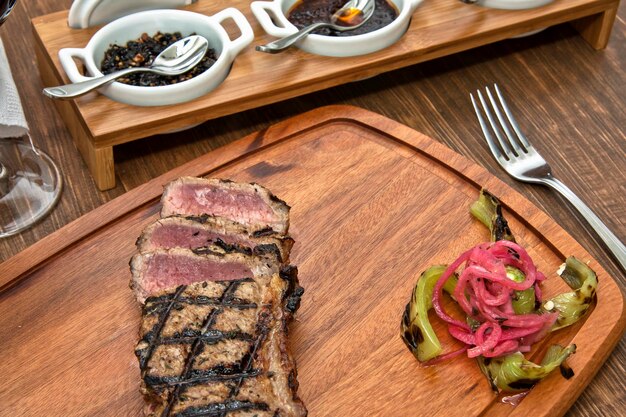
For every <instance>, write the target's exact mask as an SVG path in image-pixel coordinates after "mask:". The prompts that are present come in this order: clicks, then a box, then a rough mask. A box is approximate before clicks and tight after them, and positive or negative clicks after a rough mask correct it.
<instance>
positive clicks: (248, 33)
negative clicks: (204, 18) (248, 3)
mask: <svg viewBox="0 0 626 417" xmlns="http://www.w3.org/2000/svg"><path fill="white" fill-rule="evenodd" d="M212 18H213V19H214V20H215V21H216V22H217V24H219V25H221V24H222V22H223V21H224V20H226V19H232V20H233V21H234V22H235V24H236V25H237V27H238V28H239V31H240V32H241V34H240V35H239V37H238V38H236V39H231V40H230V42H231V47H232V49H231V51H232V52H233V54H234V55H238V54H239V52H241V50H242V49H243V48H245V47H246V46H248V45H250V43H251V42H252V40H253V39H254V31H253V30H252V26H250V23H248V20H247V19H246V17H245V16H244V15H243V13H241V12H240V11H239V10H237V9H235V8H234V7H229V8H227V9H224V10H222V11H220V12H218V13H216V14H214V15H213V16H212Z"/></svg>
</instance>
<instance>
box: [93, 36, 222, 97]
mask: <svg viewBox="0 0 626 417" xmlns="http://www.w3.org/2000/svg"><path fill="white" fill-rule="evenodd" d="M182 38H183V35H182V34H181V33H180V32H174V33H161V32H157V33H156V34H155V35H154V36H148V34H147V33H144V34H142V35H141V37H140V38H139V39H137V40H133V41H128V42H127V43H126V45H124V46H120V45H111V46H110V47H109V49H107V51H106V52H105V53H104V59H103V60H102V63H101V64H100V70H101V71H102V73H103V74H110V73H112V72H115V71H119V70H121V69H124V68H130V67H147V66H149V65H150V64H152V62H153V61H154V59H155V58H156V57H157V55H159V54H160V53H161V52H162V51H163V50H164V49H165V48H167V47H168V46H170V45H171V44H173V43H174V42H176V41H178V40H180V39H182ZM216 60H217V55H216V53H215V50H213V49H209V50H208V51H207V53H206V55H205V56H204V58H202V60H201V61H200V63H199V64H198V65H196V66H195V67H194V68H192V69H191V70H189V71H187V72H185V73H183V74H180V75H172V76H166V75H158V74H153V73H149V72H138V73H135V74H130V75H127V76H125V77H120V78H118V79H117V80H116V81H118V82H120V83H124V84H130V85H136V86H140V87H159V86H164V85H170V84H177V83H180V82H183V81H186V80H189V79H191V78H193V77H196V76H198V75H200V74H202V73H203V72H204V71H206V70H208V69H209V68H211V66H212V65H213V64H214V63H215V61H216Z"/></svg>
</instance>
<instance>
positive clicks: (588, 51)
mask: <svg viewBox="0 0 626 417" xmlns="http://www.w3.org/2000/svg"><path fill="white" fill-rule="evenodd" d="M455 1H456V0H450V2H455ZM70 3H71V0H30V1H20V2H18V4H17V6H16V9H15V10H14V12H13V14H12V15H11V18H10V19H9V20H8V21H7V22H6V23H5V24H4V25H3V26H2V28H1V29H0V36H2V39H3V41H4V44H5V47H6V49H7V53H8V55H9V61H10V63H11V67H12V70H13V76H14V78H15V81H16V84H17V86H18V88H19V91H20V94H21V96H22V101H23V102H24V103H25V104H26V105H25V106H24V111H25V112H26V116H27V118H28V120H29V123H30V128H31V133H32V135H33V138H34V140H35V142H36V143H37V144H38V145H39V146H41V147H42V148H43V149H44V150H46V151H47V152H48V153H49V154H50V155H51V156H52V157H53V158H54V159H55V160H56V161H57V163H58V164H59V166H60V167H61V170H62V172H63V174H64V180H65V184H66V186H65V188H64V191H63V195H62V197H61V200H60V202H59V204H58V205H57V207H56V208H55V210H54V211H53V212H52V213H51V215H50V216H48V217H47V218H45V219H44V220H43V221H41V222H40V223H39V224H38V225H37V226H36V227H33V228H32V229H30V230H28V231H25V232H23V233H21V234H20V235H17V236H13V237H10V238H7V239H3V240H0V261H5V260H7V259H9V258H10V257H11V256H13V255H15V254H17V253H18V252H20V251H22V250H24V249H26V248H28V247H29V246H30V245H32V244H34V243H35V242H37V241H38V240H40V239H42V238H43V237H45V236H46V235H48V234H50V233H51V232H53V231H55V230H57V229H59V228H61V227H62V226H64V225H66V224H68V223H71V222H72V221H73V220H75V219H77V218H79V217H80V216H82V215H84V214H86V213H89V212H90V211H92V210H93V209H94V208H96V207H98V206H100V205H102V204H104V203H106V202H107V201H110V200H111V199H113V198H115V197H117V196H119V195H121V194H123V193H125V192H127V191H129V190H132V189H135V188H137V187H140V186H142V185H143V184H144V183H146V182H147V181H148V180H150V179H152V178H155V177H157V176H159V175H161V174H163V173H165V172H168V171H170V170H172V169H174V168H177V167H179V166H181V165H182V164H183V163H185V162H187V161H190V160H192V159H193V158H196V157H198V156H201V155H204V154H205V153H207V152H209V151H211V150H213V149H216V148H219V147H221V146H224V145H226V144H228V143H231V142H232V141H234V140H236V139H239V138H241V137H243V136H245V135H248V134H250V133H252V132H256V131H263V130H265V129H267V128H268V126H273V125H274V124H276V123H277V122H280V121H281V120H285V119H287V118H289V117H292V116H295V115H297V114H300V113H302V112H305V111H307V110H311V109H314V108H317V107H320V106H324V105H327V104H351V105H355V106H359V107H363V108H366V109H369V110H372V111H375V112H377V113H380V114H383V115H385V116H387V117H389V118H391V119H394V120H396V121H399V122H401V123H403V124H405V125H407V126H409V127H412V128H414V129H416V130H418V131H420V132H423V133H424V134H426V135H427V136H429V137H432V138H434V139H436V140H437V141H439V142H440V143H443V144H445V145H447V146H449V147H451V148H452V149H454V150H455V151H457V152H459V153H461V154H463V155H465V156H466V157H468V158H471V159H472V160H473V161H474V162H477V163H478V164H480V165H481V166H484V167H485V168H487V170H489V172H491V173H492V174H494V175H496V176H497V177H499V178H500V179H501V180H503V181H504V182H506V183H507V184H509V185H510V186H511V187H513V188H515V189H516V190H518V191H519V192H521V193H522V194H523V195H524V196H525V197H527V198H528V199H529V200H530V201H531V202H533V203H534V204H535V205H537V206H538V207H539V208H541V209H542V210H543V211H545V212H546V213H547V214H548V215H549V216H550V217H551V218H552V219H554V220H555V221H556V222H557V223H558V224H559V225H561V226H562V227H563V228H564V229H566V230H567V231H568V232H569V233H570V234H571V235H572V236H573V237H574V238H575V239H576V240H577V241H578V242H579V243H580V244H581V245H582V246H583V247H584V248H585V249H586V250H587V251H588V252H589V253H590V254H591V255H592V256H593V257H594V258H595V259H596V260H598V262H599V263H600V264H601V265H602V266H603V267H604V268H605V269H606V270H607V272H609V274H611V275H612V276H613V277H614V278H615V279H616V280H618V281H619V282H620V285H621V287H622V288H624V285H626V277H625V275H624V274H623V272H621V271H620V270H619V269H618V268H617V267H616V266H615V263H614V262H613V261H612V259H611V258H610V256H608V255H607V253H606V252H605V250H604V249H603V247H602V245H601V243H600V242H599V241H598V240H597V239H596V238H595V236H594V235H593V232H592V231H591V229H590V228H589V227H588V226H587V225H586V224H585V223H584V221H583V220H581V219H580V218H579V217H578V216H577V215H576V213H575V212H574V211H573V209H572V208H571V207H570V206H568V205H567V203H566V202H565V201H564V200H563V199H561V198H560V197H559V196H558V195H556V194H554V193H552V192H551V191H550V190H547V189H544V188H541V187H536V186H531V185H527V184H521V183H518V182H515V181H514V180H512V179H511V178H509V177H508V176H507V175H506V174H505V173H504V172H503V171H502V170H501V169H500V168H499V166H498V165H497V164H496V163H495V161H494V160H493V158H492V157H491V155H490V154H489V151H488V149H487V147H486V145H485V143H484V140H483V138H482V135H481V132H480V128H479V126H478V124H477V123H476V118H475V115H474V114H473V111H472V110H471V103H470V102H469V98H468V93H469V92H470V91H473V90H475V89H477V88H479V87H481V86H484V85H487V84H491V83H493V82H498V83H499V85H500V87H501V88H503V90H504V93H505V94H507V97H508V98H509V104H510V105H511V106H512V107H513V110H514V111H515V114H516V116H517V118H518V121H519V122H520V123H521V125H522V127H523V129H524V130H525V132H526V133H527V135H528V136H529V137H530V138H531V140H532V141H533V143H534V144H535V146H537V147H538V148H539V150H540V151H541V153H542V154H543V155H544V156H545V157H546V159H548V160H549V161H550V163H551V164H552V165H553V166H554V168H555V169H554V170H555V173H556V174H557V176H558V177H560V178H561V179H562V180H563V181H565V182H566V183H567V184H568V185H569V186H570V187H571V188H572V189H573V190H574V191H575V192H576V193H577V194H578V195H579V196H580V197H581V198H582V199H583V200H585V202H587V203H588V204H589V206H590V207H591V208H592V209H593V210H594V211H595V212H596V213H597V214H598V216H599V217H600V218H602V219H603V220H604V222H605V223H606V224H607V226H608V227H609V228H611V229H612V230H613V231H614V232H615V233H616V235H617V236H618V237H620V238H621V239H622V240H625V239H626V224H625V222H624V219H626V158H625V157H624V156H625V155H626V140H625V138H626V131H625V126H626V114H625V113H624V111H623V109H624V108H626V89H625V86H626V72H625V71H624V68H626V36H625V35H626V3H625V2H621V3H620V4H619V9H618V14H617V19H616V20H615V25H614V27H613V31H612V33H611V37H610V40H609V43H608V45H607V49H606V50H603V51H595V50H594V49H593V48H591V47H590V46H589V45H588V44H587V43H586V42H585V40H583V39H582V38H581V37H580V36H579V35H578V33H577V32H575V31H574V30H573V29H572V28H570V27H569V26H568V25H559V26H555V27H552V28H550V29H548V30H545V31H543V32H541V33H539V34H537V35H534V36H532V37H526V38H520V39H511V40H506V41H501V42H496V43H493V44H490V45H487V46H483V47H479V48H475V49H472V50H470V51H467V52H463V53H457V54H453V55H449V56H446V57H445V58H440V59H436V60H433V61H429V62H425V63H422V64H419V65H413V66H410V67H406V68H403V69H400V70H395V71H391V72H388V73H384V74H381V75H379V76H376V77H373V78H370V79H365V80H362V81H359V82H353V83H349V84H346V85H342V86H337V87H334V88H330V89H327V90H324V91H320V92H317V93H312V94H308V95H305V96H302V97H299V98H294V99H291V100H287V101H285V102H282V103H276V104H273V105H270V106H264V107H261V108H258V109H254V110H249V111H245V112H242V113H239V114H235V115H232V116H227V117H221V118H219V119H216V120H212V121H209V122H206V123H204V124H202V125H200V126H198V127H196V128H194V129H190V130H187V131H184V132H180V133H177V134H171V135H158V136H155V137H152V138H150V139H149V140H139V141H135V142H132V143H128V144H124V145H119V146H117V147H116V148H115V150H114V154H115V158H116V165H117V166H116V179H117V186H116V188H115V189H112V190H110V191H107V192H99V191H98V189H97V187H96V185H95V183H94V180H93V178H92V177H91V175H90V174H89V172H88V171H87V168H86V165H85V163H84V162H83V160H82V158H81V156H80V154H79V152H78V151H77V149H76V147H75V145H74V143H73V141H72V136H71V134H70V132H69V130H68V129H67V127H66V125H65V123H64V122H63V120H62V119H61V118H60V115H59V113H58V112H57V110H56V109H55V108H54V106H51V105H50V101H49V100H48V99H46V98H44V97H43V96H42V95H41V88H42V84H41V79H40V74H39V73H38V71H36V70H35V68H36V59H35V56H34V54H33V51H34V50H35V49H34V40H33V38H32V37H30V36H28V35H24V34H28V33H29V31H30V30H31V19H32V18H35V17H38V16H43V15H47V14H50V13H54V12H58V11H63V10H67V9H68V8H69V6H70ZM459 7H467V6H463V5H462V4H461V3H459ZM105 217H106V216H105ZM91 221H94V222H100V221H101V220H100V219H99V218H98V216H93V215H92V216H91ZM98 224H102V223H98ZM48 250H54V248H49V249H48ZM28 253H29V254H30V255H31V256H37V255H38V254H37V252H35V251H33V250H30V251H29V252H28ZM43 257H44V258H45V256H43ZM624 363H626V341H625V340H624V339H623V338H622V340H620V342H619V344H618V346H617V348H616V349H615V351H614V352H613V354H612V355H611V356H610V357H609V359H608V360H607V362H606V363H605V365H604V366H603V367H602V368H601V369H600V370H599V372H598V374H597V375H596V377H595V378H594V379H593V380H592V381H591V383H590V384H589V385H588V386H587V388H586V389H585V391H584V392H583V393H582V394H581V396H580V397H579V399H578V401H577V402H576V403H575V404H574V405H573V406H572V407H571V408H570V409H569V410H568V412H567V413H566V415H567V416H568V417H572V416H576V417H579V416H580V417H582V416H585V417H586V416H601V417H605V416H610V417H618V416H619V417H621V416H622V415H623V410H624V409H625V408H626V395H624V393H625V392H626V377H625V375H626V372H625V371H624ZM0 409H1V405H0Z"/></svg>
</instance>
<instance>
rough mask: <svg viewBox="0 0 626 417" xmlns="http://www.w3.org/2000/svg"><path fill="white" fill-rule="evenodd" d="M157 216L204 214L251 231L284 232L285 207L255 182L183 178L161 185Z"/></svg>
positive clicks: (287, 209) (287, 212)
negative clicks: (242, 226)
mask: <svg viewBox="0 0 626 417" xmlns="http://www.w3.org/2000/svg"><path fill="white" fill-rule="evenodd" d="M161 202H162V204H163V208H162V209H161V217H169V216H172V215H183V216H199V215H202V214H207V215H211V216H219V217H223V218H226V219H230V220H233V221H235V222H237V223H240V224H242V225H244V226H245V227H247V228H248V230H250V231H252V232H255V231H258V230H263V229H267V228H268V227H269V228H271V229H272V230H274V231H276V232H278V233H281V234H286V233H287V230H288V229H289V206H288V205H287V204H286V203H285V202H284V201H282V200H280V199H279V198H278V197H276V196H275V195H273V194H272V193H271V192H269V190H267V189H266V188H264V187H262V186H260V185H258V184H244V183H236V182H232V181H228V180H220V179H204V178H195V177H183V178H179V179H177V180H174V181H172V182H171V183H169V184H168V185H167V186H166V187H165V191H164V192H163V196H162V198H161Z"/></svg>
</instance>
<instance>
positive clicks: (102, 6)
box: [67, 0, 197, 29]
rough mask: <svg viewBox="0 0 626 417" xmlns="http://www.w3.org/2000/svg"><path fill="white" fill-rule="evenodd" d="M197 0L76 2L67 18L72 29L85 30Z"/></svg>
mask: <svg viewBox="0 0 626 417" xmlns="http://www.w3.org/2000/svg"><path fill="white" fill-rule="evenodd" d="M196 1H197V0H131V1H120V0H74V1H73V2H72V7H70V12H69V15H68V17H67V24H68V26H69V27H71V28H75V29H84V28H88V27H92V26H97V25H103V24H105V23H109V22H112V21H113V20H115V19H118V18H120V17H122V16H126V15H129V14H132V13H137V12H143V11H144V10H153V9H174V8H177V7H183V6H187V5H189V4H191V3H195V2H196Z"/></svg>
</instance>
